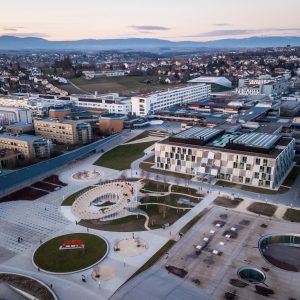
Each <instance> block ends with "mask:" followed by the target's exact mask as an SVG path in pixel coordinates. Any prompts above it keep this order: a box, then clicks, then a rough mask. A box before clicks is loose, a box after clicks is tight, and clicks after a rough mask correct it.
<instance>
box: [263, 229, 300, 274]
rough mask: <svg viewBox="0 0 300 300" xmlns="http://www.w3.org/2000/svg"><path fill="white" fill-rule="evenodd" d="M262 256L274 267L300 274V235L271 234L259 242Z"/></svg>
mask: <svg viewBox="0 0 300 300" xmlns="http://www.w3.org/2000/svg"><path fill="white" fill-rule="evenodd" d="M258 248H259V250H260V253H261V255H262V256H263V257H264V258H265V259H266V260H267V261H268V262H269V263H270V264H272V265H273V266H275V267H277V268H280V269H283V270H286V271H292V272H300V235H299V234H271V235H266V236H263V237H262V238H261V239H260V240H259V241H258Z"/></svg>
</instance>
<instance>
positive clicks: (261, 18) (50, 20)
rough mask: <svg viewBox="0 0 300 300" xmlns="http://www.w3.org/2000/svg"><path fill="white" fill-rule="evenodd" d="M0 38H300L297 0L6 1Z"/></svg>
mask: <svg viewBox="0 0 300 300" xmlns="http://www.w3.org/2000/svg"><path fill="white" fill-rule="evenodd" d="M1 2H2V3H1V7H0V35H15V36H19V37H25V36H35V37H43V38H46V39H49V40H75V39H85V38H97V39H102V38H105V39H106V38H134V37H137V38H141V37H144V38H162V39H169V40H174V41H175V40H177V41H178V40H194V41H206V40H216V39H222V38H239V37H250V36H274V35H277V36H279V35H280V36H287V35H290V36H300V21H299V12H300V0H284V1H283V0H251V1H249V0H185V1H182V0H148V1H145V0H51V1H45V0H25V1H24V0H9V1H1Z"/></svg>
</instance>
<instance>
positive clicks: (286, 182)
mask: <svg viewBox="0 0 300 300" xmlns="http://www.w3.org/2000/svg"><path fill="white" fill-rule="evenodd" d="M299 174H300V167H293V169H292V170H291V172H290V173H289V175H288V176H287V177H286V179H285V180H284V182H283V184H282V185H285V186H289V187H291V186H292V185H293V184H294V182H295V180H296V179H297V177H298V175H299Z"/></svg>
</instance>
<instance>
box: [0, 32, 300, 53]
mask: <svg viewBox="0 0 300 300" xmlns="http://www.w3.org/2000/svg"><path fill="white" fill-rule="evenodd" d="M286 45H291V46H300V37H293V36H288V37H281V36H276V37H250V38H241V39H222V40H213V41H208V42H192V41H182V42H174V41H168V40H161V39H146V38H145V39H144V38H129V39H101V40H100V39H99V40H96V39H84V40H77V41H49V40H46V39H42V38H36V37H24V38H20V37H16V36H7V35H6V36H5V35H4V36H0V50H151V49H159V48H169V49H176V48H193V49H195V48H227V49H237V48H266V47H284V46H286Z"/></svg>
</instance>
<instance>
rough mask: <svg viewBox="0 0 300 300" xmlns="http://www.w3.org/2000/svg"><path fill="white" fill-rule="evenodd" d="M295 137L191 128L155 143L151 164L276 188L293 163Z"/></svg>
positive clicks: (160, 167) (183, 171) (176, 170)
mask: <svg viewBox="0 0 300 300" xmlns="http://www.w3.org/2000/svg"><path fill="white" fill-rule="evenodd" d="M294 148H295V140H294V139H292V138H285V137H281V136H280V135H274V134H264V133H250V134H242V135H239V136H238V135H234V134H228V133H225V132H224V131H223V130H221V129H217V128H203V127H202V128H201V127H192V128H190V129H188V130H186V131H183V132H181V133H179V134H177V135H175V136H172V137H170V138H168V139H166V140H163V141H161V142H159V143H156V145H155V167H156V168H159V169H163V170H168V171H172V172H178V173H183V174H191V175H194V176H199V177H205V176H206V177H214V178H218V179H221V180H224V181H229V182H233V183H238V184H246V185H252V186H257V187H265V188H270V189H274V188H276V187H277V186H278V185H279V184H280V182H281V181H282V180H283V178H284V177H285V176H286V174H287V172H288V170H289V169H290V167H291V166H292V164H293V158H294V156H295V150H294Z"/></svg>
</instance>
